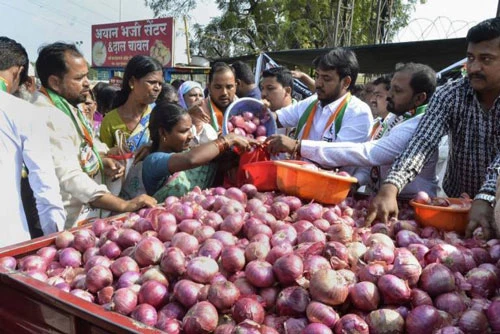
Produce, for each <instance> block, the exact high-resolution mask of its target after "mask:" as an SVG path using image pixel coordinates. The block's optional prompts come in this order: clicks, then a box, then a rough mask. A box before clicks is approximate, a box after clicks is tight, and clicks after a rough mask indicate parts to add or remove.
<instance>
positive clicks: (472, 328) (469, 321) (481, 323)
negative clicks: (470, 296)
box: [458, 310, 489, 334]
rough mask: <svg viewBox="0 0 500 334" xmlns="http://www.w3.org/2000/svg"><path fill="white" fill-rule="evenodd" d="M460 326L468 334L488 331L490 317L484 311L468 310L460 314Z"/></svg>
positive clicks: (479, 333)
mask: <svg viewBox="0 0 500 334" xmlns="http://www.w3.org/2000/svg"><path fill="white" fill-rule="evenodd" d="M458 327H460V329H461V330H462V331H464V333H467V334H481V333H487V332H488V327H489V326H488V319H487V318H486V316H485V315H484V313H483V312H479V311H476V310H467V311H465V312H464V313H462V315H461V316H460V319H459V320H458Z"/></svg>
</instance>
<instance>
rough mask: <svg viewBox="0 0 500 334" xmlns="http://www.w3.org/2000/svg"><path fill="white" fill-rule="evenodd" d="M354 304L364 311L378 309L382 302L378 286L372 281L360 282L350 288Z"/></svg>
mask: <svg viewBox="0 0 500 334" xmlns="http://www.w3.org/2000/svg"><path fill="white" fill-rule="evenodd" d="M349 296H350V300H351V302H352V304H353V305H354V306H355V307H356V308H358V309H360V310H362V311H373V310H376V309H377V307H378V304H379V303H380V294H379V292H378V289H377V286H376V285H375V284H373V283H372V282H359V283H356V284H354V285H353V286H352V287H351V288H350V289H349Z"/></svg>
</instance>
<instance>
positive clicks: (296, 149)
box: [292, 139, 301, 160]
mask: <svg viewBox="0 0 500 334" xmlns="http://www.w3.org/2000/svg"><path fill="white" fill-rule="evenodd" d="M300 144H301V140H298V139H297V141H296V142H295V146H294V147H293V150H292V158H293V159H295V160H298V159H299V158H300V146H301V145H300Z"/></svg>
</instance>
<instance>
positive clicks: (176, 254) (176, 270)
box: [160, 247, 186, 277]
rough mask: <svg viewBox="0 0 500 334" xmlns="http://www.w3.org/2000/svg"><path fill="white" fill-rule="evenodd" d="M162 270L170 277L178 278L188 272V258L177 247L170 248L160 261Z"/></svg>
mask: <svg viewBox="0 0 500 334" xmlns="http://www.w3.org/2000/svg"><path fill="white" fill-rule="evenodd" d="M160 268H161V270H162V271H163V272H164V273H165V274H167V275H170V276H173V277H177V276H181V275H182V274H184V272H185V271H186V257H185V255H184V253H183V252H182V250H180V249H179V248H177V247H169V248H167V249H166V250H165V252H164V253H163V256H162V258H161V261H160Z"/></svg>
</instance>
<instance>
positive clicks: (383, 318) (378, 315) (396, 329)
mask: <svg viewBox="0 0 500 334" xmlns="http://www.w3.org/2000/svg"><path fill="white" fill-rule="evenodd" d="M366 322H367V323H368V327H369V329H370V334H382V333H403V331H404V326H405V321H404V319H403V317H402V316H401V315H400V314H399V313H398V312H396V311H394V310H389V309H380V310H375V311H372V312H370V314H368V316H367V318H366Z"/></svg>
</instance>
